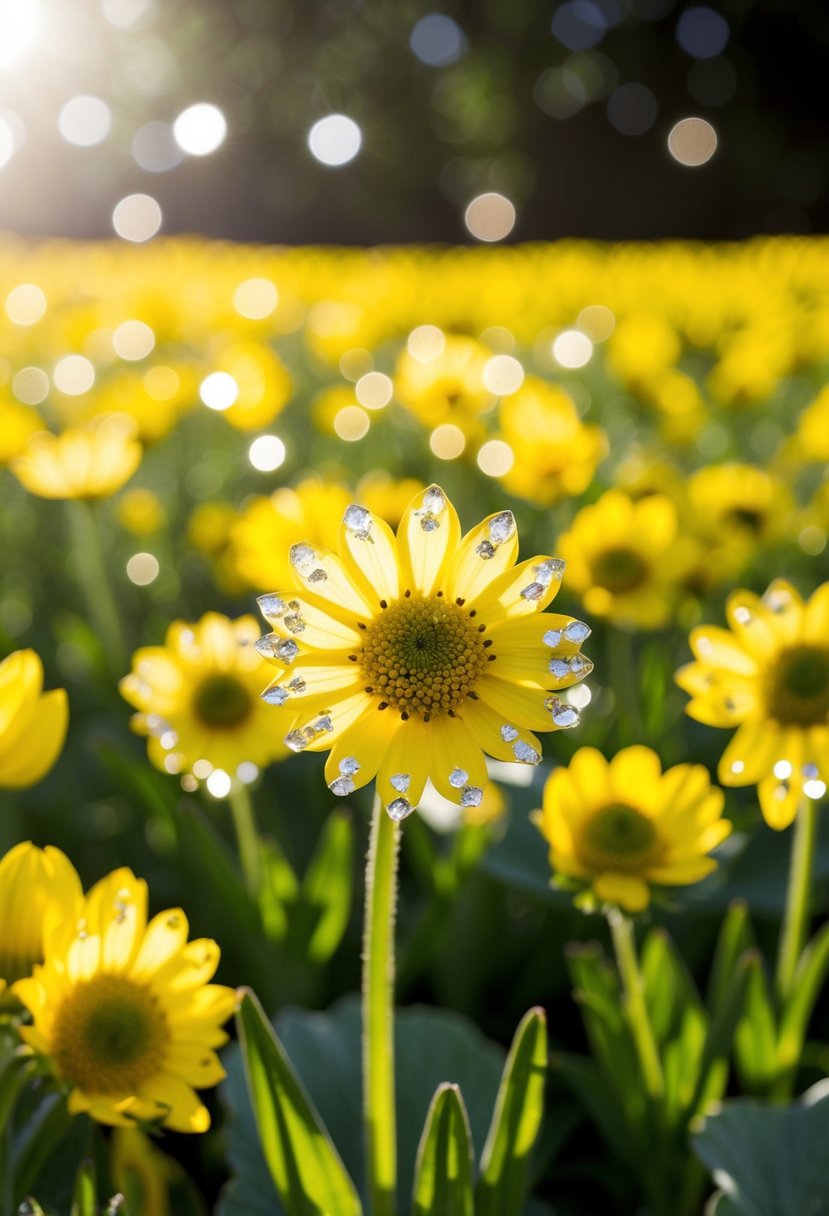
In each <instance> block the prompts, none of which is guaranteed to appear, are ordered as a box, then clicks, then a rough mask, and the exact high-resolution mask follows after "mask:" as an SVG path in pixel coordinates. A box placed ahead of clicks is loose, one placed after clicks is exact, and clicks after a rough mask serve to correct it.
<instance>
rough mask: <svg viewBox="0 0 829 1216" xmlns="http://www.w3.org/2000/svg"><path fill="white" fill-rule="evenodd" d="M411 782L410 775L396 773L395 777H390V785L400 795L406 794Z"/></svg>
mask: <svg viewBox="0 0 829 1216" xmlns="http://www.w3.org/2000/svg"><path fill="white" fill-rule="evenodd" d="M411 782H412V778H411V774H410V773H395V774H394V776H393V777H389V785H391V786H393V787H394V788H395V789H396V790H397V792H398V794H405V793H406V791H407V790H408V788H409V786H410V785H411Z"/></svg>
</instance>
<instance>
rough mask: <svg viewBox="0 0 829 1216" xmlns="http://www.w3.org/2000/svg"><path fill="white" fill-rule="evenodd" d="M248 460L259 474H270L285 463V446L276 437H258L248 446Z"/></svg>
mask: <svg viewBox="0 0 829 1216" xmlns="http://www.w3.org/2000/svg"><path fill="white" fill-rule="evenodd" d="M248 459H249V460H250V463H251V464H252V465H253V467H254V468H255V469H258V470H259V472H260V473H272V472H273V471H274V469H278V468H279V466H280V465H281V464H283V463H284V461H285V444H284V443H283V442H282V440H281V439H280V438H279V437H278V436H277V435H260V436H259V438H258V439H254V441H253V443H252V444H251V445H250V448H249V449H248Z"/></svg>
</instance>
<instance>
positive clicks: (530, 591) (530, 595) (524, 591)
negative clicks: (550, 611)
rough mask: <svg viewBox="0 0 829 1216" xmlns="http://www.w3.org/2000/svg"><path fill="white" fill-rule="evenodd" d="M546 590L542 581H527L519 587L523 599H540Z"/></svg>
mask: <svg viewBox="0 0 829 1216" xmlns="http://www.w3.org/2000/svg"><path fill="white" fill-rule="evenodd" d="M546 590H547V588H546V587H545V586H544V584H543V583H528V584H527V586H526V587H522V588H521V595H522V597H523V598H524V599H525V600H540V599H541V597H542V595H543V594H544V592H545V591H546Z"/></svg>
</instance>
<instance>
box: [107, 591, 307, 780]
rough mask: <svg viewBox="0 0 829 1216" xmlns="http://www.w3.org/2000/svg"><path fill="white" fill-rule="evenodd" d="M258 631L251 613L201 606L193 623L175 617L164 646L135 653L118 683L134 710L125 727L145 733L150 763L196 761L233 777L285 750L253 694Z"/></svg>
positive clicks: (183, 766) (258, 686) (185, 766)
mask: <svg viewBox="0 0 829 1216" xmlns="http://www.w3.org/2000/svg"><path fill="white" fill-rule="evenodd" d="M258 637H259V626H258V625H257V623H256V620H255V618H254V617H252V616H243V617H239V618H238V619H237V620H235V621H232V620H229V619H228V617H226V616H222V615H221V614H220V613H218V612H208V613H206V615H205V616H203V617H202V618H201V620H200V621H197V622H196V623H195V624H192V625H191V624H188V623H187V622H186V621H174V622H173V624H172V625H171V626H170V628H169V629H168V630H167V637H166V640H165V644H164V645H163V646H145V647H144V648H142V649H141V650H137V651H136V652H135V654H134V655H133V669H132V671H131V673H130V674H129V675H128V676H125V677H124V678H123V680H121V682H120V684H119V686H118V687H119V689H120V692H121V695H122V696H123V697H124V699H125V700H127V701H129V703H130V705H133V706H134V707H135V708H136V709H137V710H139V713H137V714H136V715H135V716H134V718H133V720H132V726H133V729H134V730H135V731H137V732H138V733H139V734H142V735H147V736H148V743H147V749H148V754H149V757H150V760H151V761H152V762H153V764H154V765H155V766H156V768H159V769H161V770H162V772H167V773H179V772H182V771H190V770H192V768H193V765H194V764H195V763H196V762H197V761H198V760H203V761H207V762H208V763H209V764H210V765H212V767H213V768H217V769H223V770H224V771H225V772H226V773H228V774H230V775H231V776H232V775H233V774H234V773H235V772H236V770H237V769H238V767H239V765H240V764H243V763H246V762H247V763H253V764H256V765H258V766H259V767H260V768H262V767H264V766H265V765H267V764H270V763H271V761H273V760H277V759H281V758H282V757H283V756H284V755H285V754H286V753H285V749H284V748H283V746H282V744H281V743H280V742H279V740H278V738H276V737H275V735H274V729H273V716H272V715H271V714H270V713H269V712H268V709H267V706H265V705H263V703H262V701H261V700H260V697H259V694H260V693H261V691H262V685H263V683H264V681H265V679H266V668H265V666H264V664H263V662H262V659H261V658H260V656H259V655H258V654H257V652H256V649H255V646H254V643H255V642H256V641H257V639H258Z"/></svg>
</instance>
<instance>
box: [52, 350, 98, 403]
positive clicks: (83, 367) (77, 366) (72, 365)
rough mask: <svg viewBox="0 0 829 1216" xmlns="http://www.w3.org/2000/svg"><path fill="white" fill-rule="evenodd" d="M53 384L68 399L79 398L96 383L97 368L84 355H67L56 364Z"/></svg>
mask: <svg viewBox="0 0 829 1216" xmlns="http://www.w3.org/2000/svg"><path fill="white" fill-rule="evenodd" d="M52 383H53V384H54V386H55V388H56V389H58V390H59V391H60V392H61V393H66V395H67V396H68V397H79V396H80V395H81V393H87V392H89V390H90V389H91V388H92V385H93V384H94V383H95V368H94V367H93V366H92V364H91V363H90V361H89V359H87V358H86V357H85V356H84V355H66V356H65V357H64V358H63V359H60V360H59V361H58V362H57V363H56V364H55V367H54V370H53V372H52Z"/></svg>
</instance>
